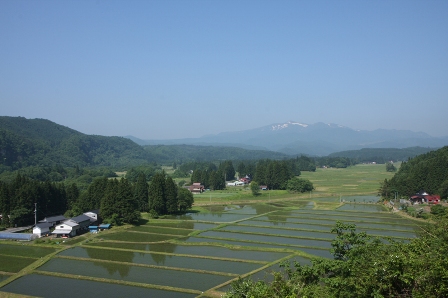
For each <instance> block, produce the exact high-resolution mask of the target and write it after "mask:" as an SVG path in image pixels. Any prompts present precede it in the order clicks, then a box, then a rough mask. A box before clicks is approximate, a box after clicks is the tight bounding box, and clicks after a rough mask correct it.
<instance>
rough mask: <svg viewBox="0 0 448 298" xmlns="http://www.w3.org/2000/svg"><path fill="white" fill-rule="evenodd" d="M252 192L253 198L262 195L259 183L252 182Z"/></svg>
mask: <svg viewBox="0 0 448 298" xmlns="http://www.w3.org/2000/svg"><path fill="white" fill-rule="evenodd" d="M250 191H251V192H252V195H253V196H258V195H259V194H260V185H259V184H258V183H257V182H255V181H252V182H251V183H250Z"/></svg>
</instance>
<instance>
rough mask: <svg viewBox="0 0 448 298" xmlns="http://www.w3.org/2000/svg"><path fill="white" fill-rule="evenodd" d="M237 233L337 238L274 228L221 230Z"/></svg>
mask: <svg viewBox="0 0 448 298" xmlns="http://www.w3.org/2000/svg"><path fill="white" fill-rule="evenodd" d="M221 230H222V231H235V232H247V233H260V234H266V235H286V236H296V237H309V238H324V239H330V240H333V239H334V238H335V235H334V234H331V233H325V232H312V231H301V230H290V229H274V228H261V227H260V228H258V227H248V226H241V225H232V226H226V227H223V228H222V229H220V231H221Z"/></svg>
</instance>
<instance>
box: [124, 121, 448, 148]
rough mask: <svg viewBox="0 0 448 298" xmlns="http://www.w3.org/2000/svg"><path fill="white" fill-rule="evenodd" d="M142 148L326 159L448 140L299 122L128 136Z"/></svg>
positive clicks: (404, 132)
mask: <svg viewBox="0 0 448 298" xmlns="http://www.w3.org/2000/svg"><path fill="white" fill-rule="evenodd" d="M126 137H127V138H129V139H131V140H133V141H134V142H136V143H137V144H139V145H175V144H186V145H202V146H232V147H239V148H244V149H252V150H253V149H258V150H269V151H276V152H280V153H284V154H288V155H299V154H307V155H312V156H326V155H329V154H331V153H334V152H339V151H346V150H358V149H362V148H407V147H415V146H420V147H431V148H440V147H443V146H445V145H448V136H446V137H432V136H430V135H428V134H426V133H423V132H413V131H409V130H389V129H377V130H373V131H367V130H354V129H351V128H348V127H344V126H341V125H337V124H325V123H322V122H319V123H315V124H304V123H299V122H295V121H288V122H285V123H275V124H271V125H267V126H263V127H260V128H255V129H249V130H243V131H236V132H222V133H219V134H216V135H206V136H203V137H200V138H186V139H172V140H141V139H138V138H135V137H133V136H126Z"/></svg>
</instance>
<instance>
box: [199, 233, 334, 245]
mask: <svg viewBox="0 0 448 298" xmlns="http://www.w3.org/2000/svg"><path fill="white" fill-rule="evenodd" d="M200 236H204V237H212V238H228V239H235V240H247V241H255V242H264V243H278V244H285V245H303V246H311V247H322V248H330V247H331V245H330V242H329V241H323V240H312V239H302V238H287V237H279V236H264V235H253V234H240V233H230V232H219V231H208V232H204V233H201V234H200Z"/></svg>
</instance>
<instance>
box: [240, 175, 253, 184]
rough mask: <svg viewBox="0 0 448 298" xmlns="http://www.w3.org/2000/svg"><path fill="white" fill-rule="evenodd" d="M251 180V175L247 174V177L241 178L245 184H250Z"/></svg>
mask: <svg viewBox="0 0 448 298" xmlns="http://www.w3.org/2000/svg"><path fill="white" fill-rule="evenodd" d="M250 181H251V179H250V177H249V176H247V175H246V177H244V178H241V179H240V182H242V183H244V184H249V183H250Z"/></svg>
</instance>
